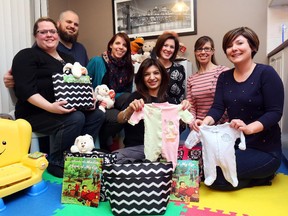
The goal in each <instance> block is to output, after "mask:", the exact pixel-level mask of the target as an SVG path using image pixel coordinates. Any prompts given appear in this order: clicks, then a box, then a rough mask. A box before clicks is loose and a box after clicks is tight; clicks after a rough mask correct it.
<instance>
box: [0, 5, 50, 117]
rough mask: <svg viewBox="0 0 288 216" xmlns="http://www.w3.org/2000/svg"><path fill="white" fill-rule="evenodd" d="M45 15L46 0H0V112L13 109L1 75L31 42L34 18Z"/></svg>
mask: <svg viewBox="0 0 288 216" xmlns="http://www.w3.org/2000/svg"><path fill="white" fill-rule="evenodd" d="M46 15H47V2H46V0H9V1H7V0H0V26H1V27H2V30H1V34H0V47H1V49H0V59H1V64H0V77H1V80H0V83H1V84H0V102H1V103H0V113H2V112H3V113H8V112H10V111H11V110H13V109H14V106H13V104H12V101H11V100H10V95H9V92H8V89H7V88H5V86H4V83H3V75H4V74H5V73H6V72H7V70H8V69H9V68H11V64H12V60H13V57H14V55H15V54H16V53H17V52H18V51H19V50H21V49H23V48H26V47H30V46H31V45H32V43H33V36H32V28H33V24H34V22H35V20H36V19H37V18H38V17H40V16H46Z"/></svg>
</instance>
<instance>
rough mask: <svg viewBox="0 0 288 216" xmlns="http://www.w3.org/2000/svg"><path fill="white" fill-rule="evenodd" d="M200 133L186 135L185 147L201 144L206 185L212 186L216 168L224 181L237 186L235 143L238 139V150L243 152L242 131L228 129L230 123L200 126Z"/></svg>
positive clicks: (243, 139)
mask: <svg viewBox="0 0 288 216" xmlns="http://www.w3.org/2000/svg"><path fill="white" fill-rule="evenodd" d="M199 129H200V131H199V133H197V132H196V131H194V130H193V131H191V132H190V134H189V135H188V137H187V139H186V141H185V146H186V147H187V148H189V149H190V148H192V147H193V146H195V145H196V144H197V143H198V142H199V141H201V143H202V151H203V152H202V155H203V164H204V176H205V181H204V183H205V184H206V185H208V186H209V185H212V184H213V182H214V181H215V179H216V175H217V172H216V166H219V167H220V168H221V169H222V172H223V175H224V177H225V179H226V180H227V181H228V182H230V183H231V184H232V185H233V186H234V187H237V185H238V178H237V170H236V157H235V149H234V145H235V141H236V139H237V138H240V141H241V142H240V143H239V149H241V150H245V149H246V143H245V136H244V134H243V132H242V131H238V130H236V129H235V128H231V127H230V123H227V122H226V123H224V124H221V125H214V126H208V125H202V126H200V127H199Z"/></svg>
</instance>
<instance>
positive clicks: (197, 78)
mask: <svg viewBox="0 0 288 216" xmlns="http://www.w3.org/2000/svg"><path fill="white" fill-rule="evenodd" d="M214 52H215V48H214V42H213V40H212V39H211V38H210V37H208V36H202V37H200V38H198V40H197V41H196V42H195V45H194V53H195V59H196V65H197V68H198V71H197V72H196V73H195V74H193V75H191V76H190V77H189V78H188V80H187V100H188V101H189V102H190V104H191V109H190V112H191V113H192V115H193V116H194V119H202V120H203V119H204V117H205V116H206V114H207V112H208V111H209V109H210V107H211V105H212V103H213V100H214V95H215V89H216V83H217V79H218V76H219V75H220V74H221V73H222V72H223V71H226V70H228V69H229V68H228V67H226V66H222V65H217V63H216V60H215V56H214ZM225 121H227V117H226V115H225V116H223V118H222V119H221V121H220V122H221V123H224V122H225ZM192 124H193V123H192ZM192 124H190V128H191V129H192V127H191V125H192Z"/></svg>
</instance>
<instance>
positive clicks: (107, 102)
mask: <svg viewBox="0 0 288 216" xmlns="http://www.w3.org/2000/svg"><path fill="white" fill-rule="evenodd" d="M95 95H96V101H99V102H100V104H99V109H100V110H102V111H103V112H106V109H111V108H113V106H114V103H115V91H114V90H113V89H109V88H108V86H107V85H105V84H102V85H98V86H97V87H96V88H95Z"/></svg>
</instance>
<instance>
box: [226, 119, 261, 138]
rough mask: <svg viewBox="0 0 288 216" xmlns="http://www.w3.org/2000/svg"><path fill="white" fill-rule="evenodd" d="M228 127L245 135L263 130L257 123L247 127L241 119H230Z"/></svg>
mask: <svg viewBox="0 0 288 216" xmlns="http://www.w3.org/2000/svg"><path fill="white" fill-rule="evenodd" d="M230 127H232V128H235V129H237V130H240V131H242V132H243V133H244V134H245V135H250V134H254V133H258V132H261V131H262V130H263V129H264V126H263V125H262V123H261V122H259V121H255V122H252V123H250V124H248V125H247V124H246V123H245V122H243V121H242V120H241V119H232V120H231V122H230Z"/></svg>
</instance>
